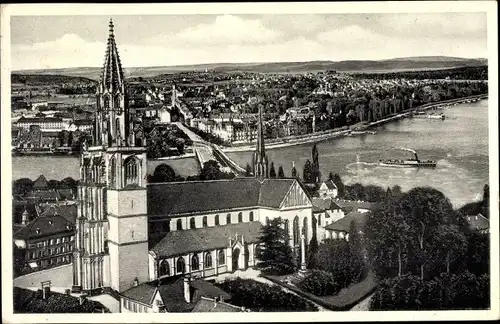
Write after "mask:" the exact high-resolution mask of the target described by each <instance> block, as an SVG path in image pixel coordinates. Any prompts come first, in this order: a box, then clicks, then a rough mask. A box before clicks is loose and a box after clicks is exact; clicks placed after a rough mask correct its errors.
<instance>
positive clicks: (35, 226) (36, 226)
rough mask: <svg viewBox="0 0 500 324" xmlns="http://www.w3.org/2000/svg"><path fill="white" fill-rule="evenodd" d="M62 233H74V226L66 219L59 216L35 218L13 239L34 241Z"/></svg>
mask: <svg viewBox="0 0 500 324" xmlns="http://www.w3.org/2000/svg"><path fill="white" fill-rule="evenodd" d="M64 232H68V233H69V232H74V225H73V224H71V223H70V222H69V221H68V220H67V219H66V218H64V217H62V216H59V215H54V216H46V217H37V218H35V219H34V220H33V221H31V222H30V223H29V224H28V225H26V226H25V227H23V228H21V229H20V230H18V231H17V232H15V233H14V238H16V239H21V240H35V239H38V238H41V237H46V236H51V235H55V234H59V233H64Z"/></svg>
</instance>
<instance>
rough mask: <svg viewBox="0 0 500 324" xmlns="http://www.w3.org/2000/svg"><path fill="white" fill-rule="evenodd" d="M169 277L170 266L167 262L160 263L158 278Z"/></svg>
mask: <svg viewBox="0 0 500 324" xmlns="http://www.w3.org/2000/svg"><path fill="white" fill-rule="evenodd" d="M169 275H170V264H168V261H167V260H163V261H160V277H161V276H169Z"/></svg>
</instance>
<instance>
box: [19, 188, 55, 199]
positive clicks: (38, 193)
mask: <svg viewBox="0 0 500 324" xmlns="http://www.w3.org/2000/svg"><path fill="white" fill-rule="evenodd" d="M26 198H27V199H46V200H57V199H59V198H60V197H59V193H58V192H57V191H55V190H34V191H32V192H30V193H29V196H27V197H26Z"/></svg>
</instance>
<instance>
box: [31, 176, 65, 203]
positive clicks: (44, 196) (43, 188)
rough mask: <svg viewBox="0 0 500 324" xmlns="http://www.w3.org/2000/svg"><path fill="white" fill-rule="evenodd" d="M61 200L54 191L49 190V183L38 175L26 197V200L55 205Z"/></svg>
mask: <svg viewBox="0 0 500 324" xmlns="http://www.w3.org/2000/svg"><path fill="white" fill-rule="evenodd" d="M60 199H61V197H60V195H59V193H58V192H57V191H56V190H55V189H50V188H49V183H48V181H47V179H46V178H45V176H44V175H43V174H42V175H40V176H39V177H38V178H37V179H36V180H35V182H34V184H33V188H32V190H31V191H30V192H29V193H28V194H27V195H26V200H27V201H30V202H33V203H36V204H39V203H55V202H58V201H59V200H60Z"/></svg>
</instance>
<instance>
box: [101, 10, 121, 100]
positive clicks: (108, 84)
mask: <svg viewBox="0 0 500 324" xmlns="http://www.w3.org/2000/svg"><path fill="white" fill-rule="evenodd" d="M101 82H102V86H103V87H104V89H106V90H109V91H110V92H113V91H116V90H121V88H122V86H123V70H122V64H121V62H120V55H119V54H118V48H117V47H116V42H115V34H114V25H113V20H112V19H110V20H109V36H108V42H107V47H106V56H105V58H104V67H103V70H102V75H101Z"/></svg>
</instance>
